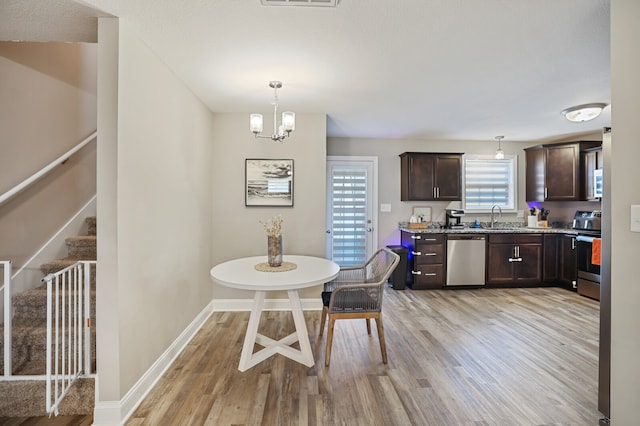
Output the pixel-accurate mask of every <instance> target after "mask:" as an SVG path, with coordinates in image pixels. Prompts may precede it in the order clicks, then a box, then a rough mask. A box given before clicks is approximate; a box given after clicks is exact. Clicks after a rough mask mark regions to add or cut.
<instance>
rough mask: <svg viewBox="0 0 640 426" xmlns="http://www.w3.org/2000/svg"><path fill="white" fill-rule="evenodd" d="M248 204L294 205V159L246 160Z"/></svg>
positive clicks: (246, 197) (246, 198) (246, 201)
mask: <svg viewBox="0 0 640 426" xmlns="http://www.w3.org/2000/svg"><path fill="white" fill-rule="evenodd" d="M245 205H246V206H279V207H281V206H285V207H291V206H293V160H268V159H256V158H247V159H246V160H245Z"/></svg>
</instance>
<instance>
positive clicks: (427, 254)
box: [424, 253, 438, 256]
mask: <svg viewBox="0 0 640 426" xmlns="http://www.w3.org/2000/svg"><path fill="white" fill-rule="evenodd" d="M424 255H425V256H437V255H438V253H425V254H424Z"/></svg>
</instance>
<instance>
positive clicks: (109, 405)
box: [93, 301, 213, 426]
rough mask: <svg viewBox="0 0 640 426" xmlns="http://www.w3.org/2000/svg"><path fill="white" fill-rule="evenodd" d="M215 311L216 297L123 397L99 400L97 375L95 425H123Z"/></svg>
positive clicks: (97, 378) (97, 379)
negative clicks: (116, 399) (115, 399)
mask: <svg viewBox="0 0 640 426" xmlns="http://www.w3.org/2000/svg"><path fill="white" fill-rule="evenodd" d="M212 312H213V301H212V302H210V303H209V304H208V305H207V306H206V307H205V308H204V309H203V310H202V311H201V312H200V313H199V314H198V316H196V318H195V319H194V320H193V321H191V324H189V326H188V327H187V328H186V329H185V330H184V331H183V332H182V333H181V334H180V335H179V336H178V337H177V338H176V340H175V341H174V342H173V343H172V344H171V345H170V346H169V347H168V348H167V350H166V351H164V353H163V354H162V355H161V356H160V358H158V359H157V360H156V362H154V363H153V365H152V366H151V367H150V368H149V369H148V370H147V371H146V372H145V373H144V374H143V375H142V377H141V378H140V379H139V380H138V381H137V382H136V384H135V385H133V387H132V388H131V389H129V392H127V394H126V395H125V396H124V398H122V399H121V400H120V401H100V399H99V394H98V390H99V383H98V381H99V376H97V377H96V404H95V408H94V410H93V424H94V425H96V426H107V425H108V426H120V425H124V423H125V422H126V421H127V420H128V419H129V417H130V416H131V415H132V414H133V412H134V411H135V409H136V408H138V405H140V403H141V402H142V400H143V399H144V398H145V397H146V396H147V394H148V393H149V392H150V391H151V390H152V389H153V387H154V386H155V385H156V383H157V382H158V380H160V378H161V377H162V375H163V374H164V373H165V372H166V371H167V369H168V368H169V367H170V366H171V364H172V363H173V361H175V359H176V358H177V357H178V355H180V353H182V351H183V350H184V348H185V347H186V346H187V344H188V343H189V342H190V341H191V339H193V337H194V336H195V335H196V333H197V332H198V330H200V328H201V327H202V326H203V325H204V323H205V322H206V321H207V319H208V318H209V316H210V315H211V313H212Z"/></svg>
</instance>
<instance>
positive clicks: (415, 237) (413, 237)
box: [411, 235, 422, 240]
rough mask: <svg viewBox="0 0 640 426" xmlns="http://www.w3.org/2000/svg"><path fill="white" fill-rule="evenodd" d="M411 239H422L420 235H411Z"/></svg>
mask: <svg viewBox="0 0 640 426" xmlns="http://www.w3.org/2000/svg"><path fill="white" fill-rule="evenodd" d="M411 239H412V240H420V239H422V237H421V236H420V235H412V236H411Z"/></svg>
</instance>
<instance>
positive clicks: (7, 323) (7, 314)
mask: <svg viewBox="0 0 640 426" xmlns="http://www.w3.org/2000/svg"><path fill="white" fill-rule="evenodd" d="M0 264H2V270H3V272H4V273H3V281H2V287H0V289H2V290H4V291H3V293H4V298H3V300H4V302H3V303H4V305H3V306H4V337H3V339H4V373H3V376H4V377H5V378H7V377H9V376H11V319H12V318H13V310H12V306H13V305H12V303H11V261H10V260H4V261H0Z"/></svg>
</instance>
